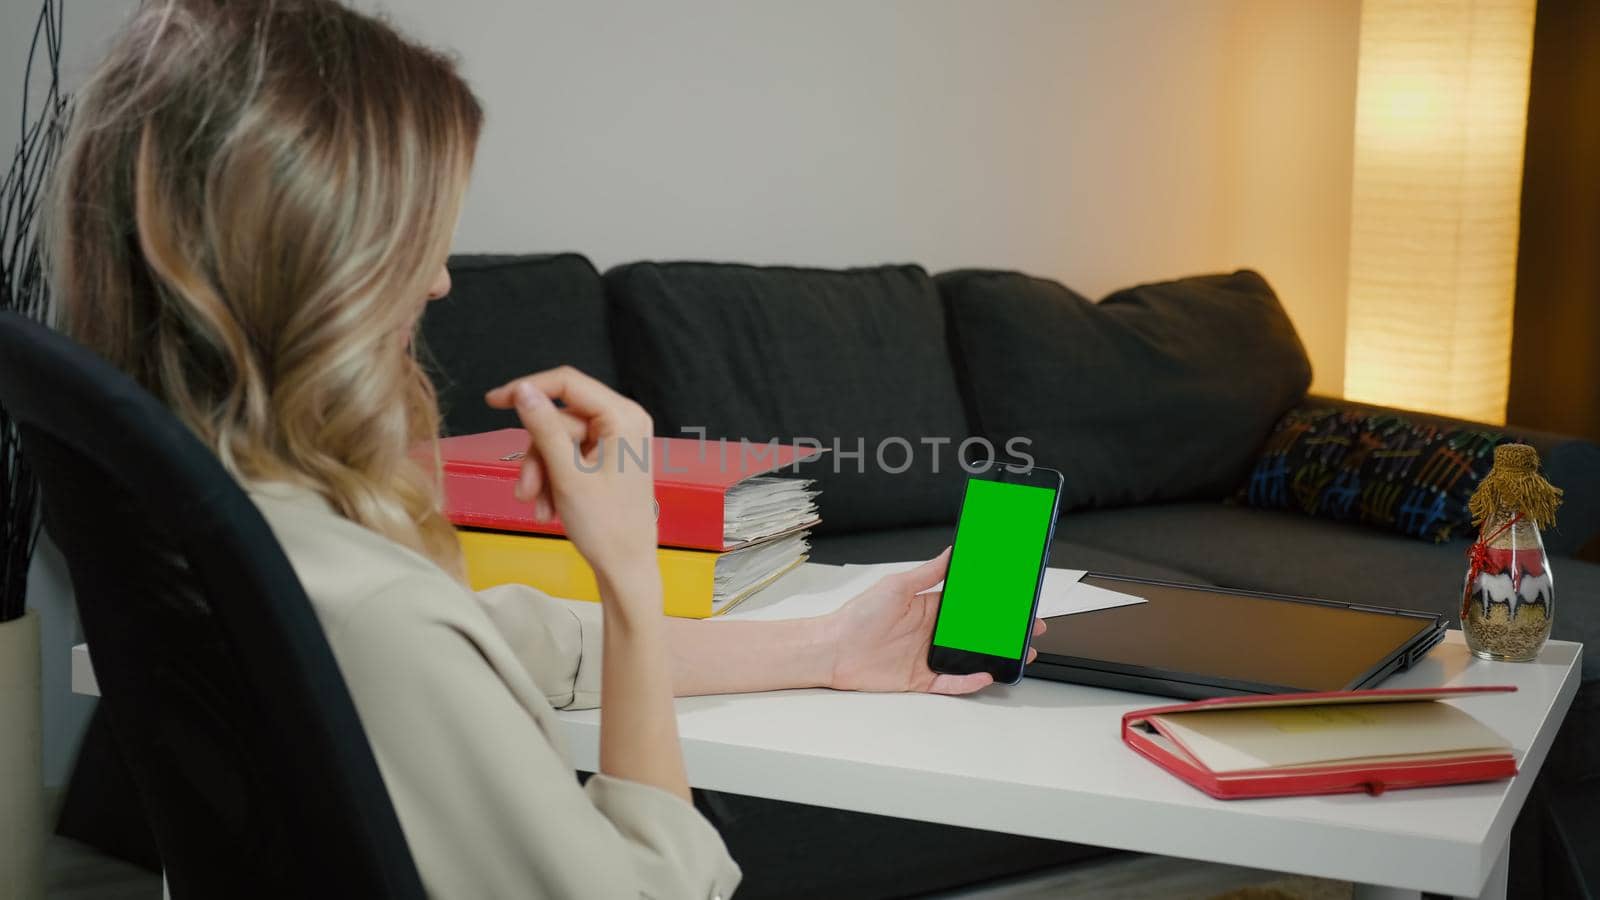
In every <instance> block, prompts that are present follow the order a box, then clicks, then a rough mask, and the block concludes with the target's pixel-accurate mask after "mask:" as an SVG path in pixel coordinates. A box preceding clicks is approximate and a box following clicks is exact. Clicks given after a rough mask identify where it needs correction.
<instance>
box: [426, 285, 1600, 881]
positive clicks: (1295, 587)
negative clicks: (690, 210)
mask: <svg viewBox="0 0 1600 900" xmlns="http://www.w3.org/2000/svg"><path fill="white" fill-rule="evenodd" d="M451 272H452V276H453V279H454V285H455V286H454V289H453V292H452V295H451V296H450V297H449V298H447V299H445V300H444V301H442V302H439V303H434V304H430V305H429V309H428V311H427V313H426V316H425V319H424V323H423V347H424V351H425V352H426V353H427V354H429V355H430V356H431V362H430V367H431V369H432V372H433V374H434V377H435V382H436V384H437V385H438V388H439V393H440V398H441V404H442V406H443V407H444V410H445V427H446V430H447V431H448V432H450V433H458V434H459V433H469V432H474V431H481V430H486V429H490V428H497V427H506V426H509V425H514V424H515V421H514V420H513V419H512V418H511V417H510V415H509V414H507V413H504V412H496V411H492V410H488V409H487V408H484V407H483V406H482V404H481V401H480V398H481V396H482V393H483V391H484V390H486V389H487V388H489V387H491V386H493V385H496V384H499V383H501V382H503V381H505V380H508V379H510V378H513V377H516V376H517V375H521V374H525V373H527V372H531V371H535V370H538V369H541V368H545V367H549V366H553V365H557V364H571V365H575V366H577V367H578V368H581V369H583V370H585V371H587V372H589V373H591V374H593V375H595V376H596V377H598V378H600V379H601V380H602V381H605V382H606V383H608V384H611V385H612V386H614V387H616V388H618V389H620V390H622V391H624V392H625V393H628V394H629V395H631V396H633V397H635V398H637V399H638V400H639V401H640V402H641V403H642V404H643V405H644V406H645V407H646V408H647V409H648V410H649V411H650V412H651V414H652V416H653V417H654V418H655V422H656V425H657V431H658V433H661V434H669V435H675V434H679V433H680V429H682V428H685V427H703V428H705V429H706V431H707V433H708V434H709V436H711V437H727V438H741V437H743V438H749V439H751V440H758V441H764V440H768V439H771V438H774V437H777V438H783V439H792V438H795V437H797V436H806V437H813V438H818V439H821V440H823V441H828V440H831V439H834V438H840V439H843V440H844V441H845V442H846V443H845V447H844V449H845V450H846V451H847V453H848V451H850V450H852V449H854V442H855V441H856V440H857V439H860V440H862V441H863V446H864V448H865V450H866V453H865V457H866V458H865V459H864V460H863V463H864V465H863V466H862V468H864V469H866V470H868V471H857V469H856V468H855V460H853V459H847V463H848V464H847V465H846V466H845V467H844V471H843V472H838V471H833V470H832V469H822V470H819V471H817V472H816V473H814V474H815V475H816V477H818V478H819V480H820V482H821V484H822V488H823V493H822V496H821V497H820V498H819V504H820V506H821V509H822V514H823V525H822V527H821V528H820V529H819V530H818V532H817V534H816V536H815V539H814V553H813V559H815V560H816V561H819V562H833V563H842V562H872V561H884V560H900V559H912V558H919V557H926V556H929V555H932V554H934V553H936V552H938V551H939V550H940V549H942V548H943V547H944V546H945V545H946V544H948V543H949V540H950V534H951V528H952V524H953V519H954V515H955V506H956V498H957V497H958V496H959V494H958V492H959V485H960V477H961V474H960V471H959V466H958V465H957V464H956V463H957V460H956V457H955V455H954V454H955V452H956V447H957V445H958V444H960V442H961V441H963V440H965V439H968V438H979V437H982V438H986V439H992V444H994V445H1000V444H1003V443H1004V441H1005V440H1006V439H1009V438H1011V437H1015V436H1018V435H1026V436H1028V437H1030V438H1031V439H1032V441H1033V443H1032V448H1033V452H1034V455H1035V456H1036V457H1037V458H1038V461H1039V462H1040V463H1043V464H1050V465H1055V466H1056V467H1058V468H1061V469H1062V470H1063V471H1064V472H1065V473H1066V475H1067V479H1068V491H1067V502H1066V503H1064V507H1063V515H1062V518H1061V521H1060V524H1059V526H1058V528H1057V537H1056V543H1055V546H1054V547H1053V548H1052V557H1051V560H1052V564H1053V565H1058V566H1069V567H1075V568H1086V569H1091V570H1097V571H1104V572H1111V573H1120V574H1130V575H1137V576H1147V577H1157V578H1163V579H1169V580H1178V581H1191V582H1205V583H1212V584H1217V585H1224V586H1231V587H1238V588H1246V589H1253V590H1263V591H1273V592H1281V593H1290V594H1300V595H1309V596H1316V597H1323V598H1327V599H1332V600H1339V601H1351V602H1363V603H1374V604H1382V605H1389V606H1398V607H1409V608H1415V609H1425V610H1429V611H1433V612H1439V613H1443V614H1445V615H1447V616H1451V617H1452V619H1453V618H1454V614H1455V610H1456V606H1457V604H1458V603H1459V598H1460V590H1461V588H1460V586H1461V582H1462V577H1463V575H1464V572H1465V567H1466V560H1465V548H1466V540H1465V539H1462V540H1458V541H1455V542H1450V543H1444V544H1431V543H1426V542H1423V541H1420V540H1416V539H1413V538H1409V537H1405V536H1401V535H1398V534H1394V533H1389V532H1384V531H1378V530H1374V529H1369V528H1362V527H1358V526H1352V525H1347V524H1339V523H1334V522H1328V521H1323V520H1319V519H1313V518H1310V517H1307V516H1304V515H1301V514H1299V513H1297V512H1289V511H1271V510H1260V509H1252V508H1247V507H1244V506H1240V505H1235V504H1233V503H1231V502H1230V501H1229V498H1230V497H1231V496H1232V495H1233V493H1234V492H1235V491H1236V490H1237V488H1238V487H1239V486H1240V485H1241V484H1242V483H1243V480H1244V478H1245V477H1246V476H1247V474H1248V472H1249V469H1250V466H1251V464H1252V462H1253V460H1254V459H1255V457H1256V455H1257V453H1258V451H1259V448H1260V446H1261V444H1262V442H1263V441H1264V439H1265V438H1266V437H1267V434H1268V432H1269V431H1270V429H1271V428H1272V426H1273V424H1274V423H1276V422H1277V421H1278V419H1279V418H1280V417H1281V416H1282V415H1283V414H1284V413H1285V412H1286V411H1288V410H1289V409H1291V408H1292V407H1294V406H1296V405H1297V404H1311V405H1334V406H1352V407H1354V406H1356V405H1355V404H1347V403H1345V402H1344V401H1340V400H1333V399H1327V398H1314V397H1313V398H1307V397H1306V396H1305V389H1306V386H1307V384H1308V383H1309V380H1310V370H1309V365H1308V363H1307V362H1306V359H1305V355H1304V352H1303V350H1302V349H1301V347H1300V344H1299V341H1298V338H1296V337H1295V335H1294V333H1293V329H1292V327H1291V326H1289V325H1288V320H1287V318H1286V317H1285V316H1284V315H1283V314H1282V310H1281V307H1279V305H1278V303H1277V300H1276V298H1275V297H1274V296H1273V295H1272V294H1271V290H1270V288H1267V287H1266V284H1265V282H1264V281H1262V280H1261V279H1260V277H1259V276H1257V275H1255V274H1254V273H1248V272H1240V273H1233V274H1232V275H1225V276H1212V277H1209V278H1203V279H1191V280H1185V281H1182V282H1172V283H1167V284H1161V285H1147V286H1141V287H1139V288H1134V289H1130V290H1129V291H1127V292H1119V293H1118V294H1117V295H1113V296H1112V297H1109V298H1107V299H1106V300H1105V301H1103V302H1102V304H1100V305H1096V304H1091V303H1088V302H1087V301H1084V300H1083V299H1082V298H1081V297H1078V296H1077V295H1075V294H1072V292H1070V291H1069V290H1067V289H1066V288H1063V287H1061V286H1060V285H1055V284H1053V283H1050V282H1044V281H1041V280H1038V279H1030V278H1027V277H1026V276H1022V275H1018V274H1016V273H1001V272H956V273H947V274H945V275H942V276H939V277H938V278H933V277H930V276H929V275H928V274H927V273H926V272H924V271H923V270H922V269H920V268H918V267H916V266H885V267H879V268H874V269H858V270H808V269H795V268H783V267H769V268H756V267H749V266H739V265H721V264H707V263H668V264H655V263H637V264H632V265H627V266H622V267H619V268H617V269H614V270H612V271H611V272H608V273H606V274H605V275H604V276H602V275H601V274H600V273H598V272H597V271H596V270H595V269H594V267H593V266H592V265H591V264H590V263H589V262H588V261H587V260H586V259H584V258H583V257H582V256H579V255H576V254H557V255H550V256H524V257H510V256H463V257H457V258H454V259H453V260H452V261H451ZM1408 415H1410V414H1408ZM1415 418H1418V419H1423V420H1430V421H1442V420H1439V419H1437V417H1430V416H1415ZM1484 427H1487V426H1484ZM1511 431H1512V433H1513V434H1516V435H1518V436H1519V437H1522V438H1523V439H1525V440H1528V441H1530V442H1532V443H1534V444H1535V445H1536V446H1537V447H1538V448H1539V449H1540V451H1541V455H1542V456H1543V458H1544V460H1545V464H1546V471H1547V474H1548V475H1549V477H1550V478H1551V480H1552V481H1553V482H1555V483H1556V484H1557V485H1558V486H1560V487H1562V488H1564V489H1565V490H1566V492H1567V505H1566V507H1565V508H1564V509H1563V512H1562V515H1561V519H1560V527H1559V529H1557V530H1556V531H1555V532H1553V533H1552V534H1550V535H1547V542H1548V547H1549V549H1550V551H1551V554H1552V569H1553V571H1554V573H1555V578H1556V581H1557V583H1558V584H1559V586H1560V590H1559V593H1558V597H1557V601H1556V602H1557V609H1556V616H1555V629H1554V636H1555V637H1556V638H1559V639H1563V640H1575V641H1582V642H1584V643H1586V644H1592V640H1593V639H1596V638H1600V565H1597V564H1596V563H1594V562H1589V561H1585V559H1583V558H1581V557H1587V558H1589V559H1593V558H1596V553H1595V551H1596V550H1597V549H1600V540H1597V539H1596V536H1597V534H1600V447H1596V446H1594V445H1592V444H1589V443H1586V442H1583V441H1579V440H1575V439H1571V438H1566V437H1563V436H1560V435H1550V434H1540V433H1525V432H1518V431H1516V430H1515V429H1512V430H1511ZM895 435H899V436H905V438H906V440H907V443H908V444H910V445H911V446H912V447H913V449H914V450H915V451H917V452H916V454H915V456H914V458H913V461H914V464H913V465H912V466H911V467H909V468H908V470H907V471H905V472H901V473H897V474H893V475H890V474H888V473H885V472H880V471H871V470H874V469H875V468H876V467H875V466H874V462H876V460H874V459H873V455H872V449H871V448H873V447H874V446H877V445H878V444H880V443H881V442H882V440H883V439H884V438H886V437H889V436H895ZM939 438H949V439H950V442H949V443H948V444H940V443H938V439H939ZM924 450H926V452H925V453H924V452H921V451H924ZM895 461H896V462H898V461H899V457H898V456H895ZM935 463H938V464H939V465H938V467H937V468H938V471H937V473H935V472H934V471H933V470H934V464H935ZM1596 784H1600V654H1595V653H1590V654H1587V655H1586V657H1585V660H1584V665H1583V685H1582V687H1581V689H1580V691H1579V694H1578V697H1577V699H1576V701H1575V702H1574V707H1573V710H1572V712H1571V714H1570V715H1569V716H1568V719H1567V721H1566V723H1565V725H1564V727H1563V729H1562V731H1561V733H1560V735H1559V737H1558V739H1557V742H1556V745H1555V747H1554V749H1553V750H1552V754H1551V758H1550V760H1549V762H1548V763H1547V764H1546V766H1545V770H1544V773H1543V775H1542V776H1541V778H1540V782H1539V784H1538V786H1537V788H1536V790H1535V794H1534V796H1533V798H1532V799H1531V800H1530V803H1529V805H1528V808H1527V810H1526V811H1525V814H1524V816H1523V819H1522V821H1520V822H1519V824H1518V829H1517V832H1516V837H1515V839H1514V840H1515V843H1514V849H1513V856H1512V860H1513V863H1512V865H1513V869H1514V871H1513V893H1514V894H1518V895H1527V896H1532V895H1541V894H1542V895H1551V894H1556V893H1559V892H1560V891H1562V890H1563V889H1565V887H1568V886H1570V885H1571V884H1572V882H1571V881H1570V879H1571V878H1573V877H1574V876H1573V875H1572V874H1571V873H1573V872H1575V871H1577V868H1576V867H1575V865H1574V864H1573V863H1572V861H1571V860H1570V859H1569V858H1568V857H1569V854H1567V853H1564V852H1563V851H1561V850H1560V849H1559V848H1560V846H1561V844H1562V840H1558V837H1565V835H1563V834H1558V832H1560V830H1561V829H1562V828H1564V827H1565V826H1564V825H1563V823H1562V822H1561V821H1560V820H1559V817H1553V816H1552V813H1551V812H1550V809H1551V804H1549V803H1548V802H1547V798H1548V797H1549V796H1552V795H1554V794H1557V793H1560V794H1563V795H1571V794H1572V793H1573V792H1576V791H1579V790H1586V791H1591V792H1592V791H1593V790H1594V785H1596ZM710 803H711V806H712V808H711V809H710V810H709V811H710V812H712V813H713V818H714V820H717V821H719V824H722V825H724V826H725V828H724V833H725V834H726V835H727V836H728V838H729V841H730V844H732V845H733V847H734V850H735V853H736V855H739V856H741V858H743V859H745V861H746V865H747V868H752V869H753V870H755V869H759V868H760V867H763V866H765V867H770V868H782V869H783V872H784V874H783V877H782V879H766V878H764V877H763V876H762V875H760V874H756V875H755V877H753V878H751V879H750V883H749V884H748V888H749V892H750V893H751V894H752V895H781V894H785V893H792V894H793V895H804V894H819V893H828V894H831V895H834V896H844V895H847V894H852V893H853V894H856V895H860V896H882V895H887V894H906V893H915V892H919V891H926V890H932V889H935V888H939V887H949V886H953V885H958V884H962V883H970V882H974V881H979V880H983V879H986V878H990V877H995V876H999V875H1005V874H1012V873H1016V872H1020V871H1024V870H1026V869H1028V868H1031V867H1037V866H1042V865H1047V864H1053V863H1058V862H1061V861H1063V860H1068V859H1073V858H1077V857H1080V856H1083V855H1086V854H1088V853H1092V852H1094V851H1092V850H1090V849H1087V848H1070V847H1067V846H1066V845H1051V844H1050V842H1042V841H1038V842H1029V841H1024V840H1022V839H1017V838H1007V837H1005V836H998V835H997V836H984V835H977V834H975V833H962V834H960V835H956V836H952V830H951V829H939V828H937V827H935V826H924V825H921V824H920V823H900V822H890V821H888V820H886V821H885V822H884V823H880V824H879V825H877V826H876V827H879V828H880V829H882V830H883V832H884V833H885V834H892V835H894V836H895V837H894V839H895V840H898V841H900V842H902V843H903V845H904V846H906V847H908V848H915V852H917V853H918V854H919V855H920V856H921V857H922V858H923V859H924V861H923V862H920V863H918V864H917V865H916V866H909V867H908V866H893V865H890V866H889V867H887V868H885V867H884V865H883V864H882V863H871V862H868V861H864V860H862V859H854V860H843V859H841V858H839V855H840V854H848V853H849V851H848V850H847V849H845V848H846V844H847V843H848V842H847V841H842V840H836V841H835V843H834V844H831V845H830V844H828V840H829V839H830V838H829V836H830V835H831V836H833V837H834V838H838V836H839V835H842V834H845V833H847V832H849V830H850V829H851V828H870V827H873V826H872V825H871V824H870V823H869V824H868V825H862V824H861V823H860V822H859V821H847V820H848V817H847V816H844V815H843V814H837V813H833V812H831V811H825V810H810V809H807V808H800V807H794V806H792V805H789V804H771V803H766V802H764V801H749V802H747V803H743V804H741V803H739V802H738V799H737V798H725V797H717V798H712V799H711V801H710ZM1567 805H1568V806H1570V805H1571V804H1567ZM1596 812H1600V810H1593V809H1589V810H1587V813H1588V815H1589V816H1591V817H1592V816H1593V815H1594V814H1595V813H1596ZM1569 815H1570V814H1569ZM859 818H860V817H857V819H859ZM778 823H782V824H781V825H780V824H778ZM777 827H784V828H789V829H791V830H793V831H798V832H804V833H805V835H806V836H805V837H803V838H799V839H795V841H791V842H790V843H793V844H796V845H800V844H804V843H806V842H808V841H809V842H811V843H812V844H814V845H815V846H816V847H819V848H821V850H820V851H819V852H823V853H831V854H834V856H833V857H832V858H830V863H829V865H827V866H823V867H821V868H825V869H828V870H829V871H817V869H818V868H819V866H818V865H817V859H818V857H817V856H816V855H811V858H810V860H809V862H808V863H803V862H799V861H796V860H795V859H793V858H792V857H790V858H784V859H778V858H775V857H772V856H770V854H771V853H774V852H778V851H774V850H773V849H772V847H771V846H770V845H762V844H761V843H760V841H759V839H758V838H752V834H753V833H757V834H758V833H761V832H770V831H771V830H772V829H773V828H777ZM908 852H912V851H909V850H908ZM763 854H768V855H763ZM858 855H859V854H858ZM892 856H893V854H878V858H880V859H882V858H884V857H892ZM752 859H753V860H754V861H755V862H754V865H752ZM873 865H878V868H877V869H874V868H872V866H873ZM852 866H855V867H854V868H852ZM841 873H848V880H847V881H840V880H839V878H841V877H843V875H842V874H841ZM830 878H832V879H833V880H830ZM780 880H781V883H782V887H781V888H780V887H779V886H778V881H780Z"/></svg>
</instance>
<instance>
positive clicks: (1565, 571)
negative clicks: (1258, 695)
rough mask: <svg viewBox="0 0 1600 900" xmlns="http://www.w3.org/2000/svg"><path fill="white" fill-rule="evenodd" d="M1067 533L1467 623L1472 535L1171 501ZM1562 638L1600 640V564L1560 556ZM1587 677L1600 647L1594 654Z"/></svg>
mask: <svg viewBox="0 0 1600 900" xmlns="http://www.w3.org/2000/svg"><path fill="white" fill-rule="evenodd" d="M1056 537H1057V539H1058V540H1062V541H1066V542H1068V543H1071V544H1079V545H1083V546H1086V547H1097V548H1101V549H1105V550H1110V551H1112V552H1115V553H1119V554H1123V555H1126V556H1129V557H1133V558H1136V559H1140V560H1146V561H1149V562H1152V563H1157V564H1159V565H1164V566H1169V567H1171V568H1175V569H1179V570H1182V571H1186V572H1193V573H1195V575H1197V576H1199V577H1201V578H1203V579H1205V580H1206V581H1209V582H1211V583H1213V584H1218V585H1223V586H1225V587H1235V588H1243V589H1245V590H1255V591H1270V592H1274V593H1281V594H1295V595H1299V596H1306V597H1317V598H1320V599H1323V600H1335V601H1338V602H1341V603H1360V604H1367V605H1372V606H1390V607H1396V608H1399V609H1417V610H1425V611H1427V612H1435V613H1440V614H1442V615H1444V616H1446V617H1448V618H1449V620H1450V623H1451V627H1452V628H1455V627H1459V626H1460V622H1459V615H1460V612H1461V593H1462V588H1463V585H1464V583H1465V580H1466V574H1467V545H1468V541H1466V540H1455V541H1450V542H1447V543H1442V544H1430V543H1425V542H1423V541H1410V540H1404V539H1402V538H1400V537H1397V536H1396V535H1394V534H1393V533H1390V532H1384V531H1379V530H1377V529H1373V528H1363V527H1361V526H1358V525H1345V524H1340V523H1337V522H1329V521H1326V520H1324V519H1313V518H1309V517H1307V516H1303V515H1300V514H1298V513H1294V512H1288V511H1283V510H1265V509H1251V508H1248V507H1240V506H1226V505H1223V504H1221V503H1171V504H1160V505H1151V506H1140V507H1130V508H1127V509H1112V510H1096V511H1093V512H1084V513H1079V514H1076V515H1063V516H1062V517H1061V520H1060V521H1059V522H1058V523H1057V524H1056ZM1550 568H1551V570H1552V572H1553V574H1554V580H1555V584H1556V601H1555V626H1554V628H1553V629H1552V636H1553V637H1555V638H1556V639H1558V640H1564V641H1581V642H1583V643H1584V644H1587V645H1589V646H1594V645H1595V644H1596V643H1597V642H1600V604H1597V603H1593V602H1590V598H1592V597H1596V596H1600V565H1595V564H1594V563H1588V562H1582V561H1579V560H1575V559H1553V560H1551V563H1550ZM1583 678H1584V680H1585V681H1596V680H1600V654H1593V653H1585V654H1584V658H1583Z"/></svg>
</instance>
